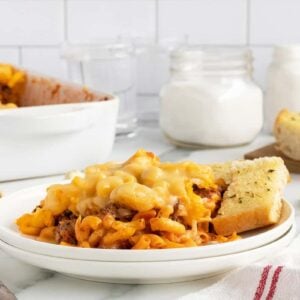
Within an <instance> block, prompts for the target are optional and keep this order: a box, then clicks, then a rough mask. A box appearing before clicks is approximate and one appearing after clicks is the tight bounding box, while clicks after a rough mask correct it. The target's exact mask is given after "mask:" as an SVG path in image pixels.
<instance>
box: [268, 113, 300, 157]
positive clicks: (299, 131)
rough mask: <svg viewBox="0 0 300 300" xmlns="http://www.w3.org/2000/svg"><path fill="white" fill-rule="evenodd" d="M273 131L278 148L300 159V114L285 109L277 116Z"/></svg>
mask: <svg viewBox="0 0 300 300" xmlns="http://www.w3.org/2000/svg"><path fill="white" fill-rule="evenodd" d="M273 133H274V136H275V138H276V142H277V144H276V148H277V149H278V150H279V151H281V152H282V153H283V154H284V155H285V156H287V157H289V158H291V159H294V160H300V115H299V114H298V113H295V112H290V111H288V110H286V109H283V110H282V111H280V112H279V114H278V115H277V117H276V120H275V123H274V128H273Z"/></svg>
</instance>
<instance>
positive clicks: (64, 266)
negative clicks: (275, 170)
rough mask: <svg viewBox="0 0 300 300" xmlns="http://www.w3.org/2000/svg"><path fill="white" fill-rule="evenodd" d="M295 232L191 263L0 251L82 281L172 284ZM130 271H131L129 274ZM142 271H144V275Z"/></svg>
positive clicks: (276, 245) (280, 242)
mask: <svg viewBox="0 0 300 300" xmlns="http://www.w3.org/2000/svg"><path fill="white" fill-rule="evenodd" d="M295 233H296V226H295V225H293V226H292V227H291V228H290V230H289V231H288V232H286V233H285V234H284V235H282V236H281V237H279V238H278V239H276V240H275V241H273V242H271V243H269V244H266V245H264V246H262V247H258V248H255V249H252V250H248V251H243V252H239V253H235V254H229V255H224V256H217V257H209V258H203V259H194V260H181V261H172V262H170V261H161V262H103V261H90V260H77V261H76V263H74V260H72V259H66V258H58V257H51V256H47V255H40V254H36V253H33V252H29V251H24V250H22V249H19V248H16V247H13V246H11V245H9V244H7V243H5V242H3V241H1V240H0V248H2V249H3V250H4V251H6V252H7V253H8V254H10V255H12V256H14V257H15V258H17V259H19V260H22V261H24V262H26V263H29V264H31V265H35V266H37V267H41V268H45V269H49V270H52V271H57V272H60V273H63V274H66V275H69V276H74V277H77V278H81V279H87V280H93V281H95V280H96V281H101V282H113V283H129V284H133V283H134V284H136V283H139V284H140V283H147V284H149V283H171V282H181V281H186V280H194V279H199V278H205V277H208V276H212V275H216V274H219V273H224V272H226V271H229V270H231V269H233V268H237V267H242V266H244V265H247V264H250V263H252V262H255V261H257V260H260V259H263V258H265V257H267V256H269V254H270V253H277V252H278V251H280V250H281V249H283V248H284V247H286V246H288V245H289V244H290V242H291V241H292V239H293V238H294V236H295ZM129 270H130V271H129ZM145 270H147V271H146V272H145Z"/></svg>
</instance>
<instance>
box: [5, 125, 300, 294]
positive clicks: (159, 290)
mask: <svg viewBox="0 0 300 300" xmlns="http://www.w3.org/2000/svg"><path fill="white" fill-rule="evenodd" d="M272 141H273V139H272V137H271V136H265V135H260V136H259V137H258V138H257V139H256V140H255V141H254V142H253V143H252V144H250V145H246V146H242V147H237V148H226V149H202V150H198V151H195V150H186V149H179V148H175V147H174V146H172V145H170V144H169V143H168V142H167V141H166V140H165V139H164V137H163V136H162V134H161V133H160V131H159V129H157V128H156V127H155V126H154V127H152V128H142V129H140V131H139V134H138V135H137V136H136V137H135V138H132V139H129V140H128V139H123V140H118V141H117V142H116V143H115V146H114V150H113V152H112V154H111V156H110V160H123V159H126V158H127V157H128V156H130V155H131V154H132V153H133V152H134V151H135V150H137V149H138V148H145V149H147V150H150V151H153V152H155V153H156V154H158V155H159V156H161V159H162V160H170V161H172V160H178V159H184V158H189V159H193V160H195V161H198V162H206V163H207V162H213V161H224V160H230V159H238V158H242V156H243V154H244V153H246V152H248V151H249V150H254V149H256V148H258V147H260V146H263V145H266V144H268V143H270V142H272ZM60 178H62V176H56V177H48V178H39V179H31V180H22V181H15V182H6V183H0V191H1V192H3V193H4V195H7V194H9V193H11V192H14V191H16V190H19V189H22V188H26V187H29V186H32V185H35V184H40V183H47V182H53V181H55V180H56V179H60ZM292 179H293V180H292V183H291V184H290V185H289V186H288V188H287V189H286V193H285V197H286V198H287V199H289V201H290V202H292V203H293V204H294V206H295V207H296V212H297V213H296V214H297V223H298V225H300V223H299V221H300V220H299V208H300V201H299V198H300V185H299V183H300V175H292ZM298 227H299V226H298ZM0 270H1V271H0V281H2V282H3V283H4V284H5V285H6V286H7V287H8V288H9V289H10V290H11V291H12V292H14V293H15V294H16V297H17V298H18V299H20V300H27V299H30V300H31V299H40V300H43V299H49V300H50V299H56V300H60V299H72V300H76V299H80V300H81V299H85V300H90V299H140V298H143V299H155V298H157V299H176V298H178V297H180V296H183V295H186V294H188V293H191V292H194V291H197V290H199V289H201V288H204V287H207V286H209V285H211V284H212V283H214V282H216V281H217V280H219V279H220V278H221V277H222V276H217V277H212V278H209V279H204V280H203V279H202V280H198V281H192V282H184V283H177V284H162V285H121V284H108V283H96V282H89V281H84V280H79V279H73V278H69V277H65V276H63V275H60V274H57V273H53V272H49V271H45V270H41V269H39V268H36V267H33V266H29V265H26V264H24V263H22V262H19V261H17V260H15V259H14V258H11V257H10V256H9V255H7V254H5V253H4V252H2V251H1V250H0Z"/></svg>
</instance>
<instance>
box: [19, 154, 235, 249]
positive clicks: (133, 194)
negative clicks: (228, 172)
mask: <svg viewBox="0 0 300 300" xmlns="http://www.w3.org/2000/svg"><path fill="white" fill-rule="evenodd" d="M201 191H204V192H201ZM220 200H221V187H220V186H219V185H218V184H217V183H216V181H215V180H214V177H213V174H212V170H211V169H210V167H208V166H202V165H198V164H195V163H193V162H179V163H161V162H160V161H159V159H158V158H157V157H156V156H155V155H154V154H152V153H149V152H146V151H144V150H139V151H138V152H137V153H135V154H134V155H133V156H132V157H131V158H130V159H129V160H127V161H126V162H124V163H123V164H117V163H111V162H110V163H106V164H102V165H94V166H90V167H88V168H86V170H85V172H84V177H75V178H73V179H72V181H71V182H70V183H69V184H64V185H53V186H51V187H49V188H48V191H47V195H46V197H45V199H43V200H42V201H41V204H40V205H39V207H38V208H37V209H36V210H35V211H34V212H32V213H31V214H24V215H23V216H21V217H20V218H19V219H17V221H16V223H17V225H18V227H19V230H20V231H21V232H22V233H24V234H28V235H32V236H36V237H37V238H38V239H39V240H41V241H48V242H55V243H59V244H60V245H72V246H79V247H85V248H122V249H124V248H126V249H164V248H179V247H194V246H200V245H205V244H208V243H211V242H226V241H229V240H234V239H237V238H238V236H237V235H232V236H230V237H224V236H218V235H216V234H215V233H214V232H213V231H212V230H211V229H210V228H211V227H210V226H209V224H210V221H211V218H212V217H213V215H214V214H215V213H216V209H217V207H218V202H219V201H220Z"/></svg>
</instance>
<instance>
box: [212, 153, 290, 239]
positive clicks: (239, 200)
mask: <svg viewBox="0 0 300 300" xmlns="http://www.w3.org/2000/svg"><path fill="white" fill-rule="evenodd" d="M212 168H213V170H214V173H215V177H216V178H217V179H223V180H224V181H225V182H226V183H227V184H228V187H227V189H226V191H225V193H224V195H223V200H222V202H221V206H220V208H219V210H218V214H217V216H216V217H215V218H214V219H213V220H212V223H213V226H214V229H215V231H216V233H217V234H220V235H230V234H232V233H234V232H237V233H240V232H244V231H247V230H251V229H255V228H259V227H263V226H267V225H271V224H274V223H276V222H278V220H279V218H280V213H281V205H282V204H281V199H282V194H283V189H284V187H285V186H286V184H287V182H288V179H289V173H288V170H287V168H286V167H285V165H284V162H283V160H282V159H281V158H279V157H264V158H258V159H254V160H243V161H233V162H230V163H225V164H214V165H212Z"/></svg>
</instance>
